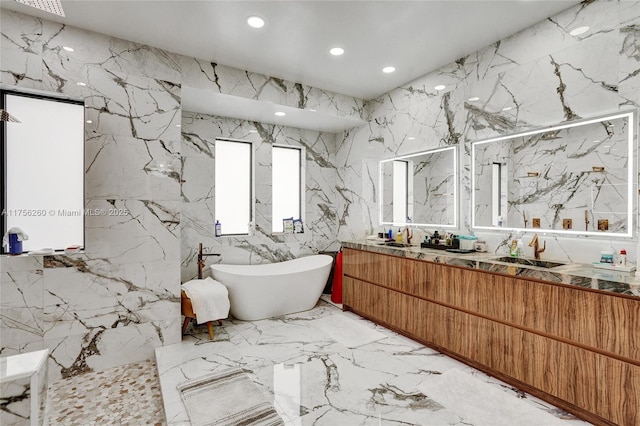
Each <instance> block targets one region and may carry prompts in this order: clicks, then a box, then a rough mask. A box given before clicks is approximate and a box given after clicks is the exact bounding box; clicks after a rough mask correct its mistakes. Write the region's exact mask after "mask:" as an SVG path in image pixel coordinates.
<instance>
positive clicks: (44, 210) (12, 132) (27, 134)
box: [0, 90, 84, 253]
mask: <svg viewBox="0 0 640 426" xmlns="http://www.w3.org/2000/svg"><path fill="white" fill-rule="evenodd" d="M0 94H1V96H0V102H1V104H2V108H3V109H5V110H7V111H8V112H9V113H10V114H11V115H12V116H14V117H16V118H17V119H18V120H20V123H14V122H3V123H2V124H3V126H2V127H3V130H4V131H3V132H2V149H0V155H1V156H2V158H0V165H1V167H2V171H1V172H0V180H1V181H2V185H1V186H2V190H3V193H2V197H1V198H0V203H2V205H1V206H0V211H1V212H2V214H3V215H2V220H0V223H1V225H0V226H1V229H0V232H1V234H2V235H4V234H5V232H6V231H7V230H8V229H11V228H13V227H19V228H20V229H22V230H23V231H24V232H25V233H26V234H27V235H28V236H29V239H28V240H26V241H23V245H22V249H23V251H25V252H27V251H33V250H39V249H43V248H52V249H54V250H64V249H65V248H67V247H70V246H80V247H84V105H83V103H82V102H78V101H70V100H64V99H56V98H51V97H47V96H40V95H32V94H23V93H18V92H12V91H6V90H5V91H1V92H0ZM7 252H8V250H7V247H6V246H3V247H2V253H7Z"/></svg>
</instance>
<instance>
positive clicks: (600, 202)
mask: <svg viewBox="0 0 640 426" xmlns="http://www.w3.org/2000/svg"><path fill="white" fill-rule="evenodd" d="M629 130H630V129H629V122H628V120H627V119H626V118H624V119H622V118H618V119H614V120H607V121H603V122H597V123H591V124H584V125H580V126H576V127H572V128H567V129H560V130H555V131H553V132H542V133H537V134H534V135H528V136H525V137H514V138H510V139H507V140H502V141H493V142H488V143H481V144H478V145H475V158H472V161H474V163H475V164H474V165H475V174H476V181H475V187H474V191H475V206H474V207H473V208H474V211H475V220H476V222H475V223H476V225H480V226H495V224H496V216H497V215H496V214H495V212H493V211H492V199H493V196H494V194H493V188H492V182H493V178H494V176H493V175H494V170H493V168H494V162H499V163H501V164H502V165H503V167H504V171H503V173H505V174H507V175H508V179H507V181H506V185H505V186H504V187H503V188H502V191H506V192H507V194H508V196H507V200H506V204H505V205H504V210H503V213H502V214H503V219H504V222H503V226H505V227H511V228H525V227H527V228H531V227H532V221H533V219H534V218H538V219H540V227H541V228H543V229H563V220H565V219H568V220H571V221H572V223H573V226H572V227H570V228H569V229H573V230H575V231H589V232H595V231H598V229H599V228H598V221H599V220H607V222H608V226H607V229H606V230H607V231H609V232H616V233H626V232H627V231H629V229H628V226H627V219H628V214H627V201H628V198H629V197H628V192H627V188H628V186H627V180H628V173H629V166H630V165H631V164H630V161H629V160H628V152H629V147H628V140H629ZM600 167H601V168H602V171H600V169H599V168H600ZM594 168H595V170H594ZM495 195H497V194H495ZM585 218H586V219H587V220H588V223H586V226H585ZM525 220H526V223H525Z"/></svg>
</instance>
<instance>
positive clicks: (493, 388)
mask: <svg viewBox="0 0 640 426" xmlns="http://www.w3.org/2000/svg"><path fill="white" fill-rule="evenodd" d="M326 299H327V298H325V297H323V300H321V301H320V302H318V305H317V306H316V307H315V308H314V309H312V310H310V311H306V312H301V313H296V314H291V315H285V316H283V317H278V318H271V319H267V320H260V321H252V322H246V321H235V320H224V321H223V323H222V325H221V326H216V327H215V333H216V334H215V335H216V337H215V339H214V341H209V339H208V333H207V328H206V327H195V328H190V329H189V330H188V332H189V333H190V334H189V335H187V336H185V337H184V338H183V341H182V342H181V343H178V344H175V345H169V346H163V347H160V348H157V349H156V362H157V367H158V374H159V378H160V384H161V389H162V397H163V402H164V410H165V413H166V416H167V424H168V425H188V424H189V419H188V416H187V414H186V411H185V409H184V405H183V403H182V401H181V399H180V395H179V393H178V391H177V389H176V386H177V385H178V384H179V383H181V382H183V381H186V380H189V379H194V378H197V377H200V376H203V375H205V374H207V373H210V372H215V371H220V370H224V369H227V368H230V367H242V368H244V369H245V370H247V371H248V372H249V376H250V377H251V379H252V380H253V381H254V383H256V384H257V385H258V387H259V388H260V389H261V390H262V391H263V392H264V393H265V395H268V396H269V397H270V398H271V400H272V401H273V404H274V407H275V408H276V411H277V412H278V413H279V414H280V416H281V417H282V419H283V420H284V422H285V424H286V425H312V424H313V425H331V426H335V425H340V426H342V425H475V426H482V425H487V426H489V425H491V426H492V425H501V424H510V425H518V424H525V423H526V424H536V422H538V423H539V424H541V423H540V422H543V423H544V422H545V421H546V422H547V423H548V424H557V425H563V424H564V425H566V426H578V425H583V424H588V423H585V422H583V421H580V420H578V419H576V418H575V417H573V416H572V415H570V414H568V413H565V412H563V411H562V410H559V409H558V408H557V407H554V406H552V405H550V404H547V403H546V402H543V401H541V400H539V399H537V398H534V397H533V396H531V395H528V394H526V393H524V392H522V391H520V390H518V389H515V388H513V387H512V386H510V385H507V384H505V383H503V382H500V381H499V380H497V379H495V378H492V377H489V376H488V375H486V374H484V373H482V372H480V371H478V370H475V369H474V368H472V367H469V366H467V365H466V364H463V363H461V362H459V361H456V360H454V359H452V358H449V357H447V356H445V355H442V354H440V353H438V352H437V351H435V350H433V349H430V348H427V347H425V346H423V345H421V344H420V343H417V342H415V341H413V340H411V339H408V338H406V337H404V336H401V335H399V334H397V333H395V332H393V331H390V330H388V329H386V328H384V327H381V326H379V325H377V324H374V323H372V322H370V321H367V320H365V319H363V318H361V317H359V316H358V315H355V314H353V313H351V312H342V311H341V309H339V308H338V307H336V306H335V305H334V304H331V303H328V302H327V301H326ZM334 315H338V316H339V317H336V318H341V319H344V318H348V319H349V320H345V321H341V327H349V325H350V324H352V327H353V330H341V332H340V333H339V334H340V335H338V333H334V332H332V331H331V329H330V327H326V324H325V323H326V321H327V319H328V318H330V317H332V316H334ZM319 320H322V321H319ZM354 324H355V325H354ZM362 327H366V328H368V329H369V330H370V331H371V332H372V333H375V334H372V335H375V336H377V334H378V333H380V334H382V338H377V339H375V340H373V341H369V342H368V343H364V344H362V345H360V346H357V347H355V348H349V347H347V346H346V345H345V344H343V343H340V341H339V339H344V335H349V333H356V332H358V330H360V331H361V332H362V330H363V329H362ZM332 333H334V335H335V337H337V338H333V337H332ZM377 337H380V336H377ZM370 340H371V339H370ZM470 388H472V389H476V390H477V389H481V390H482V391H478V392H480V393H482V395H474V394H473V393H471V392H469V389H470ZM438 389H447V392H444V391H442V392H438ZM456 395H461V396H464V398H456ZM523 404H524V405H523ZM510 406H513V407H520V409H519V410H518V409H515V410H514V409H505V407H510ZM523 412H526V413H527V416H528V418H527V419H526V421H525V420H523V418H522V417H521V416H522V413H523Z"/></svg>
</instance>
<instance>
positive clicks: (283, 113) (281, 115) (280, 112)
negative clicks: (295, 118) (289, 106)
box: [276, 111, 287, 117]
mask: <svg viewBox="0 0 640 426" xmlns="http://www.w3.org/2000/svg"><path fill="white" fill-rule="evenodd" d="M276 115H277V116H278V117H284V116H285V115H287V113H286V112H282V111H278V112H276Z"/></svg>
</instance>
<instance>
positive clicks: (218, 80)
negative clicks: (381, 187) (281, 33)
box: [180, 56, 364, 119]
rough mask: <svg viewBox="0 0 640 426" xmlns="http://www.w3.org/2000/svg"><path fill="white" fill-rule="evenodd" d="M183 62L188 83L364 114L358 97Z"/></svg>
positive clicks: (197, 62)
mask: <svg viewBox="0 0 640 426" xmlns="http://www.w3.org/2000/svg"><path fill="white" fill-rule="evenodd" d="M180 63H181V67H182V72H183V73H182V77H183V80H182V81H183V84H184V85H185V86H188V87H193V88H197V89H204V90H209V91H213V92H215V93H222V94H228V95H233V96H239V97H242V98H248V99H254V100H260V101H267V102H272V103H275V104H280V105H286V106H290V107H293V108H300V109H313V110H316V111H317V112H322V113H327V114H332V115H336V116H338V117H349V118H356V119H363V118H364V109H363V107H364V102H363V101H362V100H360V99H357V98H353V97H350V96H346V95H341V94H338V93H333V92H329V91H325V90H320V89H317V88H313V87H310V86H306V85H303V84H300V83H295V82H290V81H286V80H282V79H279V78H276V77H270V76H266V75H263V74H258V73H253V72H248V71H243V70H240V69H237V68H233V67H229V66H226V65H221V64H217V63H214V62H211V61H205V60H202V59H195V58H189V57H186V56H183V57H182V60H181V62H180Z"/></svg>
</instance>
